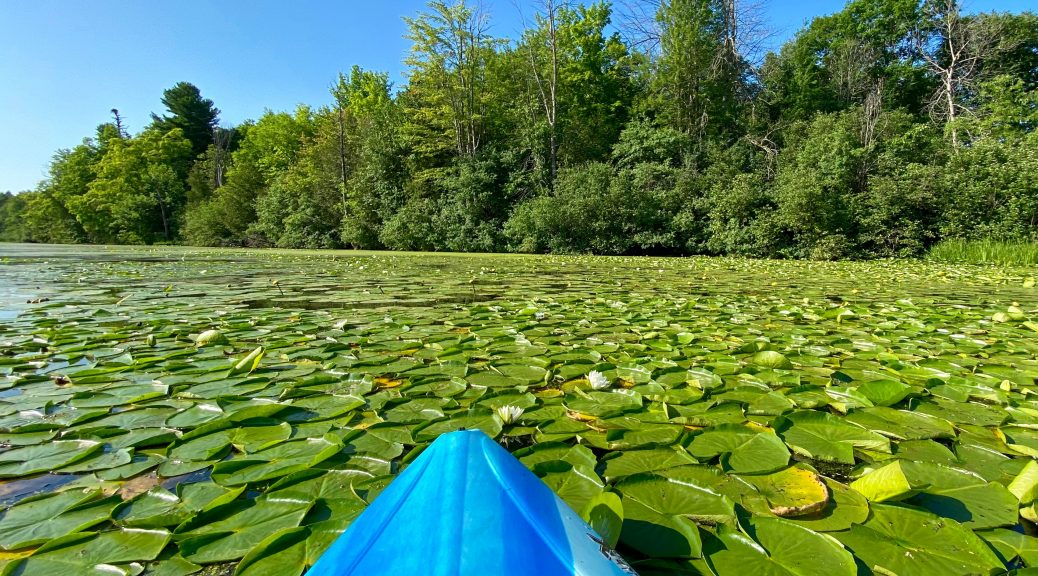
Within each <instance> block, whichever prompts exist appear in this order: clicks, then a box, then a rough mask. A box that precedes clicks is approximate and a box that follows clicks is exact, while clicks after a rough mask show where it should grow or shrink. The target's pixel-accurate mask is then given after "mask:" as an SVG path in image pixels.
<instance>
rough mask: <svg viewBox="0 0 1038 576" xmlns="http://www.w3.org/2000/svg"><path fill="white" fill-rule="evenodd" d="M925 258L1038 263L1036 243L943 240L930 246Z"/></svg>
mask: <svg viewBox="0 0 1038 576" xmlns="http://www.w3.org/2000/svg"><path fill="white" fill-rule="evenodd" d="M926 258H927V259H928V260H934V261H937V262H955V263H969V264H1000V265H1004V266H1034V265H1036V264H1038V243H1034V242H1000V241H996V240H945V241H943V242H941V243H940V244H937V245H936V246H934V247H933V248H931V249H930V252H929V253H927V255H926Z"/></svg>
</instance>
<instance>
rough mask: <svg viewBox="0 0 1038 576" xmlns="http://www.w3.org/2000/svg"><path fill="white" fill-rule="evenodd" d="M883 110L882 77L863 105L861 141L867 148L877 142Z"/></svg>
mask: <svg viewBox="0 0 1038 576" xmlns="http://www.w3.org/2000/svg"><path fill="white" fill-rule="evenodd" d="M882 112H883V79H882V78H881V79H880V80H879V81H878V82H877V83H876V84H875V85H874V86H873V87H872V90H870V91H869V93H868V94H867V95H866V96H865V103H864V105H863V106H862V116H863V118H862V123H861V143H862V145H863V146H864V147H865V148H866V149H870V148H872V145H873V144H875V143H876V127H877V125H878V124H879V117H880V114H881V113H882Z"/></svg>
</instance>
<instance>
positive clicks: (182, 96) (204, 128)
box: [151, 82, 220, 157]
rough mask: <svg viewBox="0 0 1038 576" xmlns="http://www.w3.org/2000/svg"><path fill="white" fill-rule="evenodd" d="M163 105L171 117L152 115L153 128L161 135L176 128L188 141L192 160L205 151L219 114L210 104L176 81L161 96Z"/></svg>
mask: <svg viewBox="0 0 1038 576" xmlns="http://www.w3.org/2000/svg"><path fill="white" fill-rule="evenodd" d="M162 105H163V106H165V107H166V110H167V111H169V113H170V116H159V115H157V114H152V115H151V119H152V127H153V128H155V129H156V130H158V131H160V132H168V131H170V130H173V129H176V128H179V129H180V131H181V132H182V133H183V135H184V137H185V138H187V139H188V141H190V142H191V155H192V157H194V156H198V155H199V154H202V153H203V152H205V151H206V149H207V148H208V147H209V145H210V144H212V143H213V130H214V129H215V128H216V124H217V122H218V121H219V119H218V117H219V115H220V111H219V110H218V109H217V108H216V106H214V105H213V101H212V100H209V99H208V98H202V93H201V92H200V91H199V90H198V87H197V86H195V85H194V84H191V83H189V82H177V83H176V84H175V85H174V86H173V87H172V88H169V89H167V90H165V91H164V92H163V93H162Z"/></svg>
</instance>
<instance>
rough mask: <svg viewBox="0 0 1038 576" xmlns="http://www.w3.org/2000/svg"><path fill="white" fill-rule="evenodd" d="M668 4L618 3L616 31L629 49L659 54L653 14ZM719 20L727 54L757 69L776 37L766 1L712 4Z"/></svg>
mask: <svg viewBox="0 0 1038 576" xmlns="http://www.w3.org/2000/svg"><path fill="white" fill-rule="evenodd" d="M670 1H671V0H620V1H619V2H618V5H619V8H618V9H617V11H616V15H617V21H618V27H619V29H620V31H621V34H622V35H623V36H624V40H625V41H626V42H627V43H628V45H629V46H631V47H632V48H634V49H636V50H640V51H642V52H643V53H645V54H647V55H649V57H650V58H654V57H655V56H657V55H658V54H659V50H660V36H661V33H662V30H661V28H660V23H659V20H658V19H657V14H658V13H659V10H660V7H661V6H663V5H664V4H666V3H668V2H670ZM713 1H714V2H715V3H716V4H717V6H716V8H718V9H719V11H720V13H721V15H722V18H723V34H722V36H723V39H722V42H723V44H724V45H725V49H726V51H727V52H728V53H730V54H738V55H739V57H740V58H742V60H744V61H745V62H747V63H749V64H750V65H751V66H752V67H753V69H757V68H759V67H760V65H761V63H762V62H763V61H764V56H765V55H766V54H767V52H768V50H769V49H770V48H771V45H772V43H773V41H774V39H775V37H776V32H775V31H774V30H772V29H771V28H770V27H769V25H768V22H767V19H766V18H765V14H766V13H767V5H768V3H769V0H713Z"/></svg>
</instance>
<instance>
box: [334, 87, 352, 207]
mask: <svg viewBox="0 0 1038 576" xmlns="http://www.w3.org/2000/svg"><path fill="white" fill-rule="evenodd" d="M336 108H337V110H336V111H337V112H338V114H337V116H336V122H335V124H336V128H337V134H336V137H337V138H336V145H337V146H338V153H339V154H338V158H337V160H338V161H339V194H340V195H341V196H342V217H343V218H346V217H347V216H349V210H348V209H347V206H346V176H347V174H346V110H345V107H344V106H343V104H342V102H339V103H338V106H337V107H336Z"/></svg>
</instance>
